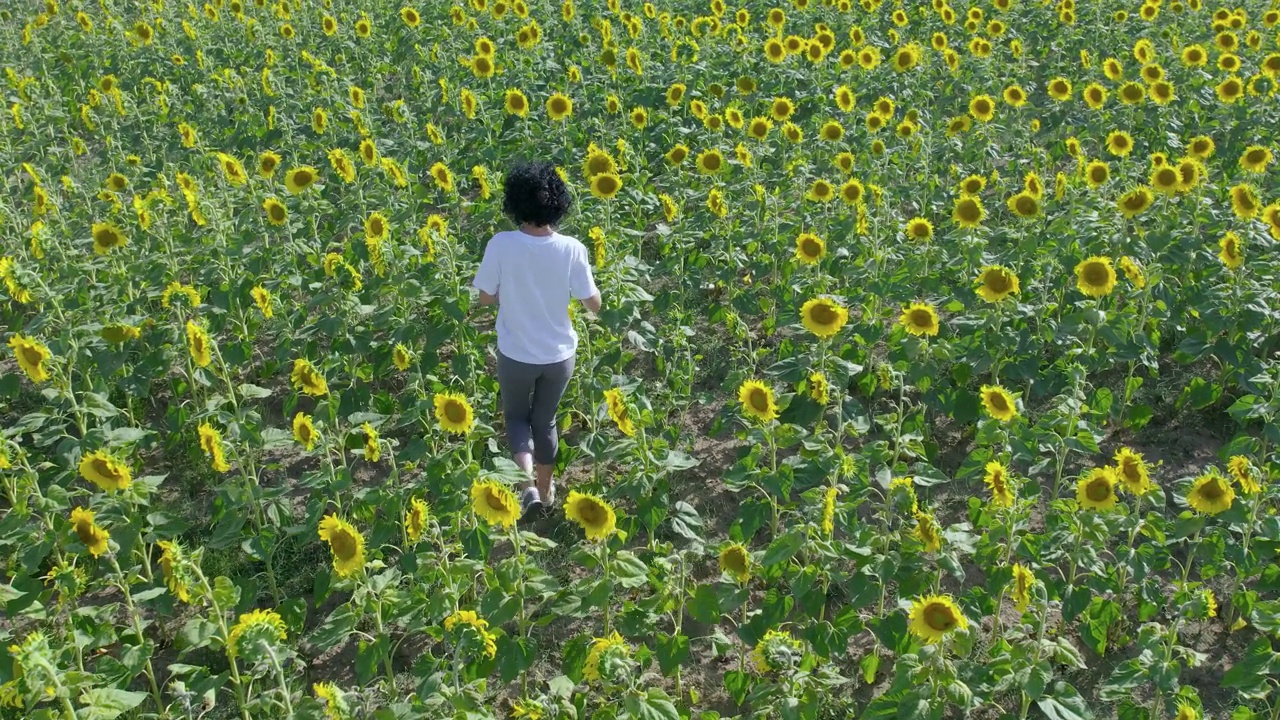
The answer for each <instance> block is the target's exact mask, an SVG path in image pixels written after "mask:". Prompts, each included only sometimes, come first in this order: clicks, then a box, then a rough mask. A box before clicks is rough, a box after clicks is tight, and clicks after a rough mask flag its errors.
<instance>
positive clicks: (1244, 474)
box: [1227, 455, 1262, 495]
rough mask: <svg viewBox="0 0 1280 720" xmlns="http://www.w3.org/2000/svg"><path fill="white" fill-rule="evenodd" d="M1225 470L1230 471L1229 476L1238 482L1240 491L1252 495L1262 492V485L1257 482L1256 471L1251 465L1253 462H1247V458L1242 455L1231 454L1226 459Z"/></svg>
mask: <svg viewBox="0 0 1280 720" xmlns="http://www.w3.org/2000/svg"><path fill="white" fill-rule="evenodd" d="M1227 472H1229V473H1231V478H1232V479H1233V480H1235V481H1236V482H1238V483H1240V491H1241V492H1243V493H1244V494H1245V495H1254V494H1256V493H1259V492H1262V485H1261V484H1260V483H1259V482H1258V473H1257V471H1256V470H1255V469H1254V467H1253V463H1251V462H1249V458H1247V457H1245V456H1244V455H1232V456H1231V459H1230V460H1228V461H1227Z"/></svg>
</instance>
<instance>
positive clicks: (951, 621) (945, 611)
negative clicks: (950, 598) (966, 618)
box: [923, 603, 957, 632]
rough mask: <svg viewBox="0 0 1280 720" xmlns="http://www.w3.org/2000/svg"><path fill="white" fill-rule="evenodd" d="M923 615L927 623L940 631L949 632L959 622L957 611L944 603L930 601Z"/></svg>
mask: <svg viewBox="0 0 1280 720" xmlns="http://www.w3.org/2000/svg"><path fill="white" fill-rule="evenodd" d="M923 615H924V622H925V624H926V625H928V626H929V627H930V628H932V629H934V630H937V631H938V632H947V631H948V630H951V629H953V628H954V627H955V626H956V624H957V621H956V615H955V613H954V612H952V610H951V608H949V607H947V606H946V605H943V604H942V603H930V604H929V605H928V606H926V607H925V609H924V613H923Z"/></svg>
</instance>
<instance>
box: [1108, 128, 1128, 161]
mask: <svg viewBox="0 0 1280 720" xmlns="http://www.w3.org/2000/svg"><path fill="white" fill-rule="evenodd" d="M1107 152H1109V153H1111V154H1112V155H1115V156H1116V157H1124V156H1126V155H1128V154H1129V153H1131V152H1133V136H1132V135H1130V134H1129V133H1127V132H1125V131H1123V130H1113V131H1112V132H1111V133H1110V134H1108V135H1107Z"/></svg>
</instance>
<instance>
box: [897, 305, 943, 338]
mask: <svg viewBox="0 0 1280 720" xmlns="http://www.w3.org/2000/svg"><path fill="white" fill-rule="evenodd" d="M898 322H899V324H901V325H902V327H904V328H906V330H907V332H908V333H910V334H912V335H915V336H917V337H933V336H935V335H937V334H938V330H939V329H940V327H941V326H940V324H939V322H938V311H937V310H936V309H935V308H934V307H933V306H932V305H929V304H927V303H919V302H913V303H911V304H910V305H907V307H906V308H905V309H903V311H902V314H901V315H899V316H898Z"/></svg>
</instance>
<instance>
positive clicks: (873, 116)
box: [866, 112, 885, 132]
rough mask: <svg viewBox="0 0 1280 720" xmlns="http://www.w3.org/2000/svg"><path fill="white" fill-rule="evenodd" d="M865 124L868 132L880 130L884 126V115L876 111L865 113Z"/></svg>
mask: <svg viewBox="0 0 1280 720" xmlns="http://www.w3.org/2000/svg"><path fill="white" fill-rule="evenodd" d="M866 125H867V131H868V132H880V130H881V129H882V128H884V126H885V119H884V116H883V115H881V114H880V113H878V112H870V113H867V119H866Z"/></svg>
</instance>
